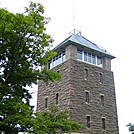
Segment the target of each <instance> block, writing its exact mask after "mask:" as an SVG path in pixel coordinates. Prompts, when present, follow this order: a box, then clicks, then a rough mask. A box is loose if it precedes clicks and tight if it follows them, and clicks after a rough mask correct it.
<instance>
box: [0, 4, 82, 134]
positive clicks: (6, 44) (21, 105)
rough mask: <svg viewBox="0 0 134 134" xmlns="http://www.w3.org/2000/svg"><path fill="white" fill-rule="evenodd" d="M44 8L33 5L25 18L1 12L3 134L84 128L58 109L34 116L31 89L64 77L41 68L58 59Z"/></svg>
mask: <svg viewBox="0 0 134 134" xmlns="http://www.w3.org/2000/svg"><path fill="white" fill-rule="evenodd" d="M43 13H44V9H43V6H42V5H41V4H35V3H33V2H31V3H30V5H29V7H28V8H25V12H24V13H23V14H19V13H17V14H13V13H10V12H9V11H7V10H6V9H3V8H0V133H2V134H18V133H19V132H23V133H27V134H32V133H33V134H36V133H37V134H46V133H47V134H56V133H58V131H61V133H64V132H70V131H76V130H79V129H81V128H82V126H81V125H80V124H78V123H77V122H75V121H74V120H69V119H68V117H69V113H68V112H67V111H59V109H58V108H57V107H55V106H53V107H51V108H50V109H49V111H46V112H44V113H43V114H39V113H34V112H33V107H32V106H30V104H29V101H30V99H31V97H32V96H31V94H30V93H29V91H28V90H27V86H31V85H32V84H33V83H35V84H36V83H37V80H44V82H45V81H48V80H51V81H55V80H59V79H60V78H61V76H60V74H58V73H56V72H53V71H52V70H47V69H46V68H45V66H44V69H43V70H40V69H39V67H41V66H42V65H46V63H47V62H48V60H50V59H51V58H52V57H54V56H55V55H56V53H53V52H52V51H51V50H50V49H49V45H50V44H51V43H52V42H53V39H52V38H51V37H50V35H48V34H46V28H45V27H44V26H45V24H47V23H48V22H49V20H50V19H49V18H45V17H44V15H43Z"/></svg>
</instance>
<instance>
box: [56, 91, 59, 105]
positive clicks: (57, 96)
mask: <svg viewBox="0 0 134 134" xmlns="http://www.w3.org/2000/svg"><path fill="white" fill-rule="evenodd" d="M58 103H59V93H57V94H56V104H58Z"/></svg>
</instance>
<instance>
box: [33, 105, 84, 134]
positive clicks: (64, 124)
mask: <svg viewBox="0 0 134 134" xmlns="http://www.w3.org/2000/svg"><path fill="white" fill-rule="evenodd" d="M37 124H38V125H37ZM82 128H83V126H82V125H80V124H78V123H77V122H76V121H75V120H71V119H69V112H68V111H67V110H64V111H60V110H59V108H58V107H57V106H56V105H52V106H51V107H50V108H49V109H48V111H45V112H44V113H42V114H38V113H36V122H35V126H34V129H35V130H36V131H37V134H58V133H69V132H77V131H78V130H80V129H82ZM36 131H35V132H36ZM35 132H34V133H35ZM35 134H36V133H35Z"/></svg>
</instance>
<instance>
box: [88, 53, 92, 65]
mask: <svg viewBox="0 0 134 134" xmlns="http://www.w3.org/2000/svg"><path fill="white" fill-rule="evenodd" d="M88 62H89V63H92V61H91V54H89V53H88Z"/></svg>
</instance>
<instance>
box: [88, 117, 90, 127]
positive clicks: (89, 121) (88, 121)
mask: <svg viewBox="0 0 134 134" xmlns="http://www.w3.org/2000/svg"><path fill="white" fill-rule="evenodd" d="M87 127H88V128H90V116H87Z"/></svg>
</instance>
